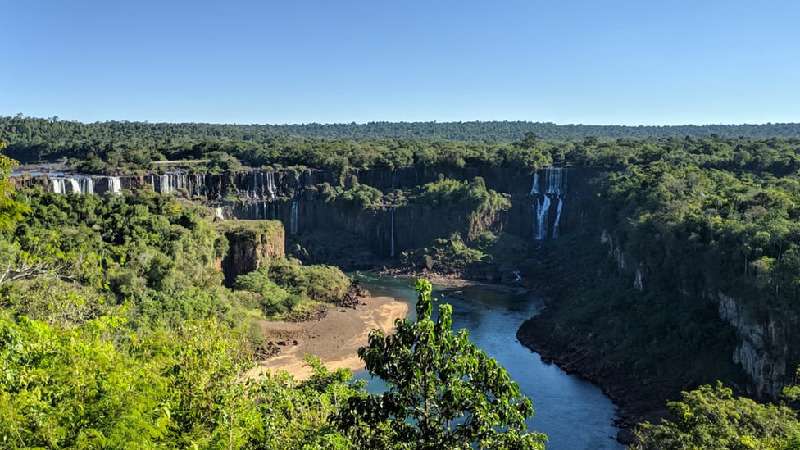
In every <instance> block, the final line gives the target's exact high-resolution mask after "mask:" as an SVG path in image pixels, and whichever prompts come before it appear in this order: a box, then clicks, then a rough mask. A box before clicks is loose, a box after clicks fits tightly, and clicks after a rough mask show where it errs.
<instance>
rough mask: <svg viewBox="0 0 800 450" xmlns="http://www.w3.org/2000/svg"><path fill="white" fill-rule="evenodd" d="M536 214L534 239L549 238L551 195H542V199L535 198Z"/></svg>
mask: <svg viewBox="0 0 800 450" xmlns="http://www.w3.org/2000/svg"><path fill="white" fill-rule="evenodd" d="M534 205H535V208H534V210H535V214H536V229H535V230H534V233H535V234H534V239H536V240H537V241H541V240H544V239H547V218H548V217H549V212H550V197H548V196H547V195H544V196H542V198H541V199H538V200H535V203H534Z"/></svg>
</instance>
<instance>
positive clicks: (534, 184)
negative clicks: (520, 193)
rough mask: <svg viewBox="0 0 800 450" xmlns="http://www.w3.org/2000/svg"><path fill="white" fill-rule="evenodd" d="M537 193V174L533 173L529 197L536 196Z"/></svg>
mask: <svg viewBox="0 0 800 450" xmlns="http://www.w3.org/2000/svg"><path fill="white" fill-rule="evenodd" d="M538 193H539V173H538V172H534V173H533V184H532V185H531V194H530V195H536V194H538Z"/></svg>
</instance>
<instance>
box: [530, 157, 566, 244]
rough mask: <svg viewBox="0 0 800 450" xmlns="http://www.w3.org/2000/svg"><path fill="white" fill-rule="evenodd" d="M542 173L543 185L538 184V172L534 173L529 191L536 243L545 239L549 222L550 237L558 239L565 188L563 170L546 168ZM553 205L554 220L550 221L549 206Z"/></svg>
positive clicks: (564, 172)
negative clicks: (531, 199)
mask: <svg viewBox="0 0 800 450" xmlns="http://www.w3.org/2000/svg"><path fill="white" fill-rule="evenodd" d="M542 172H543V177H542V178H543V183H540V176H539V172H535V173H534V174H533V183H532V185H531V191H530V196H531V197H533V204H532V209H533V211H532V212H533V238H534V239H535V240H537V241H542V240H545V239H547V230H548V228H551V226H550V225H551V220H552V228H551V229H552V230H553V231H552V235H551V237H552V238H553V239H556V238H558V233H559V226H560V224H561V213H562V210H563V208H564V203H565V193H566V186H567V178H566V170H565V169H563V168H561V167H547V168H545V169H544V170H543V171H542ZM542 187H544V189H542ZM553 203H555V205H556V208H555V218H554V219H551V216H552V214H551V212H550V206H551V205H552V204H553Z"/></svg>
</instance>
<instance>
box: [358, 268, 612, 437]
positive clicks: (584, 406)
mask: <svg viewBox="0 0 800 450" xmlns="http://www.w3.org/2000/svg"><path fill="white" fill-rule="evenodd" d="M359 279H360V281H361V282H362V284H363V285H364V287H366V288H367V289H368V290H369V291H370V292H372V293H373V294H375V295H380V296H390V297H395V298H400V299H403V300H405V301H408V302H409V303H410V304H411V308H410V310H411V311H412V312H411V315H412V316H413V315H414V312H413V311H414V307H413V305H414V303H415V299H416V294H415V292H414V289H413V286H412V281H411V280H408V279H402V278H397V279H395V278H389V277H370V276H364V275H362V276H360V277H359ZM434 288H435V289H434V298H435V299H437V300H438V302H437V303H441V302H442V301H444V302H446V303H449V304H451V305H453V328H454V329H460V328H466V329H467V330H468V331H469V334H470V339H472V341H473V342H474V343H475V344H476V345H477V346H478V347H480V348H481V349H483V350H484V351H485V352H486V353H487V354H488V355H489V356H491V357H493V358H495V359H496V360H497V361H498V362H499V363H500V364H502V365H503V367H505V368H506V370H508V372H509V374H510V375H511V378H513V379H514V381H516V382H517V383H518V384H519V385H520V388H521V389H522V392H523V393H524V394H525V395H526V396H528V397H529V398H530V399H531V400H533V405H534V408H535V410H536V414H535V415H534V417H533V418H531V419H529V420H528V426H529V427H530V429H531V430H536V431H540V432H543V433H546V434H547V436H548V443H547V448H548V449H551V450H589V449H591V450H598V449H600V450H606V449H608V450H610V449H613V450H619V449H622V448H623V447H622V446H621V445H620V444H619V443H617V441H616V440H615V439H614V437H615V436H616V433H617V431H618V429H617V428H616V427H615V426H614V424H613V421H614V418H615V408H614V405H613V403H611V400H609V399H608V397H606V396H605V395H604V394H603V392H602V391H601V390H600V389H599V388H598V387H597V386H595V385H593V384H591V383H589V382H587V381H585V380H582V379H580V378H578V377H575V376H573V375H569V374H567V373H566V372H564V371H563V370H561V369H559V368H558V367H557V366H555V365H553V364H547V363H544V362H543V361H542V360H541V358H540V357H539V355H538V354H537V353H535V352H532V351H530V350H529V349H528V348H526V347H524V346H523V345H522V344H520V342H519V341H518V340H517V337H516V333H517V329H518V328H519V326H520V325H521V324H522V322H523V321H525V320H527V319H528V318H530V317H531V316H534V315H536V314H537V313H538V312H539V310H540V308H541V300H539V299H537V298H536V297H535V296H532V295H530V294H526V295H518V294H513V293H509V292H503V291H498V290H496V289H492V288H490V287H485V286H470V287H466V288H463V289H460V290H458V291H457V292H452V291H450V290H446V291H443V290H442V289H441V288H440V287H437V286H434ZM412 318H413V317H412ZM356 377H357V378H361V379H365V380H368V382H369V385H368V389H369V390H371V391H373V392H376V391H380V390H382V389H384V387H383V383H382V382H381V381H380V380H377V379H373V378H371V377H370V376H369V374H368V373H367V372H365V371H360V372H359V373H356Z"/></svg>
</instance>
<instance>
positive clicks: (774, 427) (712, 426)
mask: <svg viewBox="0 0 800 450" xmlns="http://www.w3.org/2000/svg"><path fill="white" fill-rule="evenodd" d="M668 407H669V410H670V413H671V418H670V419H669V420H665V421H663V422H662V423H660V424H658V425H653V424H650V423H645V424H643V425H641V426H640V428H639V429H638V431H637V436H638V438H639V439H640V441H641V442H640V443H639V444H637V445H634V446H633V447H632V448H633V449H641V450H672V449H674V450H679V449H681V450H682V449H708V450H717V449H718V450H749V449H753V450H755V449H758V450H789V449H797V448H800V421H798V418H797V413H796V412H795V411H793V410H791V409H789V408H786V407H784V406H775V405H764V404H759V403H756V402H754V401H753V400H750V399H748V398H743V397H734V395H733V391H732V390H731V389H729V388H726V387H724V386H723V385H722V384H721V383H717V385H716V386H714V387H712V386H708V385H705V386H700V387H699V388H698V389H696V390H694V391H690V392H684V393H683V399H682V400H681V401H679V402H671V403H669V404H668Z"/></svg>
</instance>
